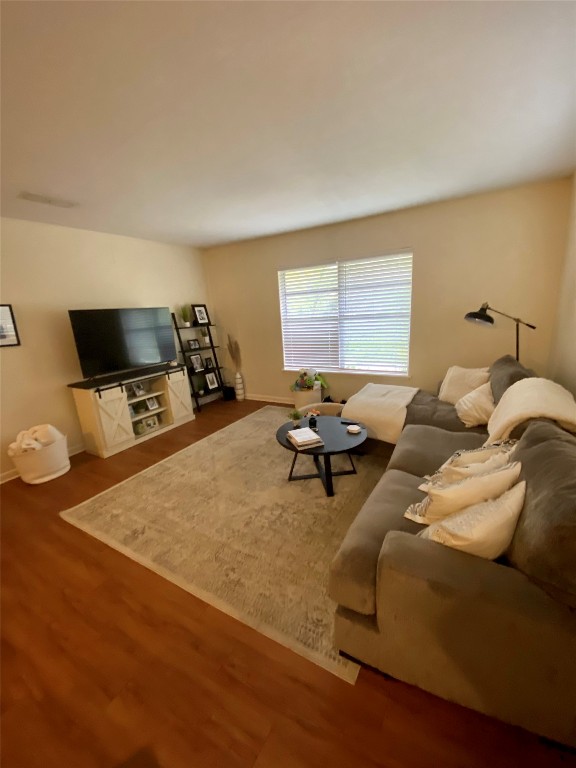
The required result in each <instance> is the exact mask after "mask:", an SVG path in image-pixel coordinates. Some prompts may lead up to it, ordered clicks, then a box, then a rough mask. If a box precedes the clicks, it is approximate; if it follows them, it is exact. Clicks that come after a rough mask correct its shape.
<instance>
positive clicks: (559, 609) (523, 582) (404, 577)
mask: <svg viewBox="0 0 576 768" xmlns="http://www.w3.org/2000/svg"><path fill="white" fill-rule="evenodd" d="M377 579H378V584H377V588H376V602H377V612H378V613H379V610H380V608H382V609H383V610H384V611H386V610H387V607H386V601H387V599H388V598H389V597H390V596H391V595H390V583H391V582H404V583H405V586H406V589H408V590H410V589H411V588H413V589H414V590H420V589H422V588H423V587H424V585H425V586H426V590H427V591H428V592H429V593H430V597H431V599H434V596H437V599H443V600H452V601H462V602H463V603H464V602H465V603H467V604H470V603H471V602H472V601H479V602H482V603H484V604H486V605H488V604H489V605H493V606H494V607H495V608H496V607H498V606H499V607H501V608H505V609H506V610H507V611H508V612H510V614H522V615H523V616H525V617H529V618H530V619H531V620H532V621H536V622H543V621H545V622H548V623H555V624H558V625H559V626H564V625H565V622H566V621H567V619H568V620H571V623H570V621H569V623H570V626H571V629H572V631H573V632H574V642H575V652H576V612H573V611H571V610H570V609H569V608H567V607H566V606H565V605H563V604H562V603H559V602H557V601H556V600H554V599H553V598H551V597H549V596H548V595H547V594H546V593H545V592H544V591H543V590H541V589H540V588H539V587H537V586H536V585H535V584H533V583H532V582H531V581H530V580H529V579H528V578H527V577H526V576H524V574H522V573H521V572H520V571H518V570H516V569H515V568H512V567H509V566H506V565H500V564H498V563H495V562H493V561H492V560H485V559H484V558H482V557H476V556H474V555H469V554H467V553H466V552H460V551H458V550H456V549H452V548H450V547H446V546H444V545H443V544H438V543H436V542H434V541H430V540H429V539H422V538H420V537H419V536H414V535H413V534H409V533H406V532H403V531H390V532H389V533H388V534H387V536H386V538H385V539H384V543H383V544H382V549H381V551H380V557H379V560H378V573H377Z"/></svg>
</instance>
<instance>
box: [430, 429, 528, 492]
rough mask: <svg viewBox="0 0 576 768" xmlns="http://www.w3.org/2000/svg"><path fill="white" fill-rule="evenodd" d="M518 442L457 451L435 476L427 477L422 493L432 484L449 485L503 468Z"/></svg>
mask: <svg viewBox="0 0 576 768" xmlns="http://www.w3.org/2000/svg"><path fill="white" fill-rule="evenodd" d="M517 442H518V441H517V440H506V441H505V442H501V443H494V445H483V446H481V447H480V448H472V449H470V450H467V451H466V450H460V451H456V453H453V454H452V456H450V458H449V459H447V460H446V461H445V462H444V464H442V466H441V467H440V468H439V469H437V470H436V472H434V474H433V475H426V481H427V482H425V483H422V485H420V486H419V488H420V490H421V491H427V490H428V487H427V486H428V485H430V484H433V485H449V484H450V483H455V482H457V481H458V480H462V479H463V478H464V477H468V476H470V475H480V474H482V473H484V472H491V471H492V470H494V469H498V467H503V466H505V465H506V464H508V463H509V462H510V459H511V456H512V451H513V450H514V448H516V445H517ZM424 486H426V487H424Z"/></svg>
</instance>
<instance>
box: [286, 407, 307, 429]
mask: <svg viewBox="0 0 576 768" xmlns="http://www.w3.org/2000/svg"><path fill="white" fill-rule="evenodd" d="M288 418H289V419H292V424H293V425H294V426H295V427H299V426H300V422H301V421H302V419H303V415H302V413H300V411H298V410H296V409H294V410H293V411H290V413H289V414H288Z"/></svg>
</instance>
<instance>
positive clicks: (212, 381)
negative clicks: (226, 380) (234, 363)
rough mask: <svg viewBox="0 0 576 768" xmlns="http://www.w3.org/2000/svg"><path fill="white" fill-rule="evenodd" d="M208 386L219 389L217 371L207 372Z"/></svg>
mask: <svg viewBox="0 0 576 768" xmlns="http://www.w3.org/2000/svg"><path fill="white" fill-rule="evenodd" d="M206 386H207V387H208V389H218V379H217V378H216V374H215V373H207V374H206Z"/></svg>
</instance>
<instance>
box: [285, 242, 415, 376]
mask: <svg viewBox="0 0 576 768" xmlns="http://www.w3.org/2000/svg"><path fill="white" fill-rule="evenodd" d="M278 283H279V292H280V314H281V319H282V342H283V347H284V367H285V368H288V369H298V368H304V367H313V368H316V369H318V370H321V371H356V372H361V371H364V372H374V373H388V374H396V375H407V373H408V363H409V359H408V354H409V346H410V310H411V300H412V254H409V253H403V254H397V255H394V256H381V257H375V258H370V259H359V260H355V261H345V262H338V263H334V264H323V265H320V266H316V267H305V268H302V269H290V270H283V271H280V272H279V273H278Z"/></svg>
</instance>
